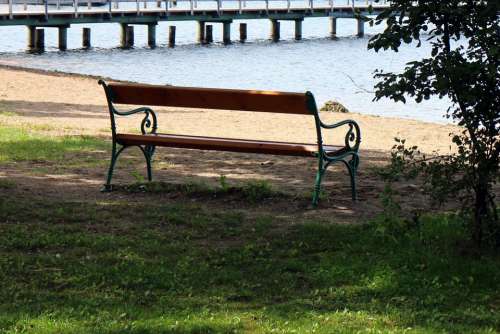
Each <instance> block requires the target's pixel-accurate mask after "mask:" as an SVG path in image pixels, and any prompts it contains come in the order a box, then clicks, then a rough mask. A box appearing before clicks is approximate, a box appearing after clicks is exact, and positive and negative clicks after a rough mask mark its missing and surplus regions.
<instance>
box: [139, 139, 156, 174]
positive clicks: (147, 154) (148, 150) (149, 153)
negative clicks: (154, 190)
mask: <svg viewBox="0 0 500 334" xmlns="http://www.w3.org/2000/svg"><path fill="white" fill-rule="evenodd" d="M139 147H140V148H141V151H142V153H143V154H144V159H146V168H147V172H148V181H149V182H151V181H152V180H153V171H152V168H151V161H152V160H153V154H154V153H155V146H150V145H146V146H144V147H142V146H139Z"/></svg>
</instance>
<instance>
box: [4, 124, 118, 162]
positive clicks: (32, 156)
mask: <svg viewBox="0 0 500 334" xmlns="http://www.w3.org/2000/svg"><path fill="white" fill-rule="evenodd" d="M42 130H43V129H38V128H36V129H31V130H27V129H23V128H15V127H4V126H0V163H1V162H10V161H52V162H58V163H62V162H65V163H66V162H67V163H70V162H69V161H67V157H68V155H70V154H72V155H74V154H78V155H79V160H80V161H84V162H85V161H87V162H88V163H94V162H96V159H95V158H92V157H88V159H86V158H85V157H82V155H84V154H85V153H92V152H95V151H103V150H109V144H107V143H106V142H105V141H103V140H100V139H96V138H92V137H86V136H63V137H51V136H47V135H45V134H42V133H38V132H36V131H42Z"/></svg>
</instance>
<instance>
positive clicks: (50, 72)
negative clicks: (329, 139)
mask: <svg viewBox="0 0 500 334" xmlns="http://www.w3.org/2000/svg"><path fill="white" fill-rule="evenodd" d="M2 69H4V70H9V71H17V72H25V73H33V74H40V75H46V76H54V77H67V78H77V79H78V78H79V79H93V80H96V81H98V80H104V81H111V82H120V83H139V84H144V82H140V81H131V80H119V79H114V78H111V77H106V76H98V75H92V74H82V73H75V72H63V71H58V70H43V69H39V68H33V67H23V66H19V65H10V64H5V63H2V61H1V60H0V70H2ZM0 100H1V96H0ZM338 102H340V103H342V101H338ZM389 103H391V102H389ZM318 108H321V106H320V105H318ZM321 113H324V112H321ZM327 113H328V112H327ZM343 115H363V116H369V117H377V118H383V119H388V120H395V121H397V120H402V121H415V122H419V123H423V124H431V125H443V126H453V127H457V126H456V125H455V124H453V123H444V122H443V123H438V122H431V121H424V120H419V119H414V118H410V117H408V118H404V117H397V116H380V115H373V114H364V113H359V112H351V111H349V113H343Z"/></svg>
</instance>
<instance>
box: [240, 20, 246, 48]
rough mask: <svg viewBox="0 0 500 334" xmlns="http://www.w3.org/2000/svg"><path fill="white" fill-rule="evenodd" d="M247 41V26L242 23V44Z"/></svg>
mask: <svg viewBox="0 0 500 334" xmlns="http://www.w3.org/2000/svg"><path fill="white" fill-rule="evenodd" d="M246 40H247V24H246V23H240V42H241V43H245V41H246Z"/></svg>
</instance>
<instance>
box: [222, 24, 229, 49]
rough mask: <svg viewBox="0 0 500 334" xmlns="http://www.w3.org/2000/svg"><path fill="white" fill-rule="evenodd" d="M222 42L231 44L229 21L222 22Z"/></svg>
mask: <svg viewBox="0 0 500 334" xmlns="http://www.w3.org/2000/svg"><path fill="white" fill-rule="evenodd" d="M222 42H223V43H224V44H226V45H227V44H231V22H223V23H222Z"/></svg>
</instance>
